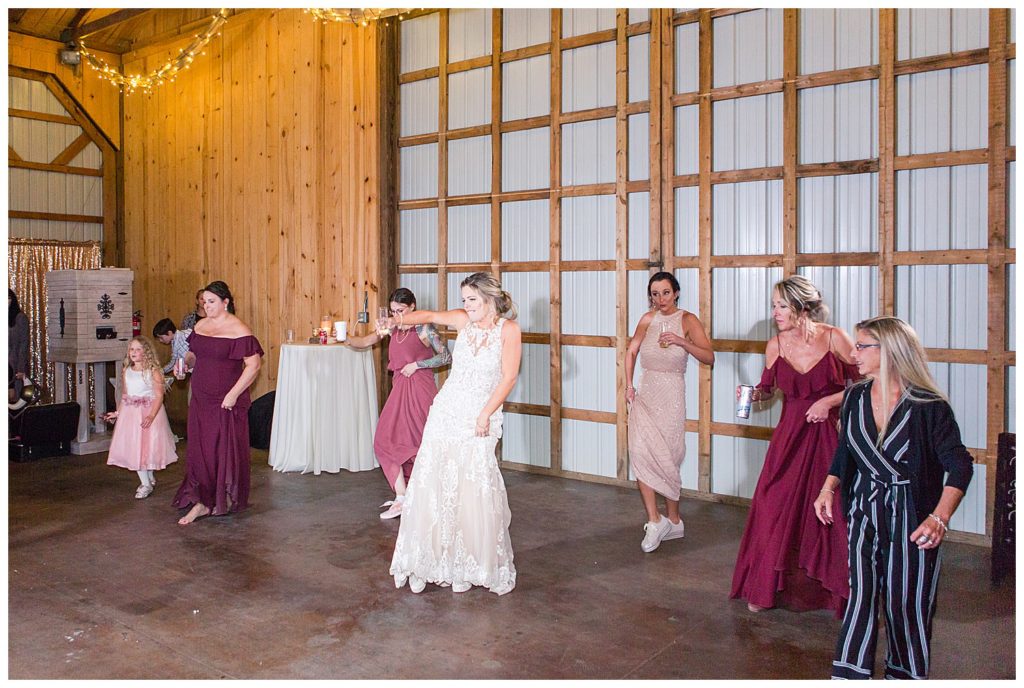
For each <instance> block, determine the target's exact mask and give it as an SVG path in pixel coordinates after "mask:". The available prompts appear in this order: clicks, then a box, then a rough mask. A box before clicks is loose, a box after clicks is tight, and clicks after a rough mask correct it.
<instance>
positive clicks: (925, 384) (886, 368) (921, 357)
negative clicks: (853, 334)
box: [857, 315, 948, 442]
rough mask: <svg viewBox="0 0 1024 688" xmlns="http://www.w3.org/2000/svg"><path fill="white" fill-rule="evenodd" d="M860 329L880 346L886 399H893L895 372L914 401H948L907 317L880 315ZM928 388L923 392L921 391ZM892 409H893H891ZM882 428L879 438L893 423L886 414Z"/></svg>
mask: <svg viewBox="0 0 1024 688" xmlns="http://www.w3.org/2000/svg"><path fill="white" fill-rule="evenodd" d="M857 330H859V331H861V332H863V333H864V334H866V335H868V336H870V337H872V338H873V339H874V340H875V341H877V342H878V343H879V344H880V346H879V348H878V351H879V359H878V360H879V367H878V377H879V381H880V382H881V385H882V398H883V399H885V400H886V403H888V400H889V398H890V397H889V377H890V375H894V376H895V377H896V379H897V380H899V383H900V385H902V387H903V390H904V394H905V395H906V396H907V398H909V399H911V400H912V401H917V402H922V403H927V402H930V401H939V400H942V401H948V400H947V399H946V395H945V394H943V393H942V391H941V390H940V389H939V386H938V385H937V384H936V382H935V378H933V377H932V373H931V371H930V370H928V355H927V354H926V353H925V351H924V347H923V346H921V340H920V339H918V338H917V333H916V332H914V328H912V327H911V326H910V325H908V324H907V323H906V322H904V321H903V320H900V319H899V318H896V317H893V316H891V315H880V316H878V317H877V318H869V319H867V320H862V321H860V322H859V323H857ZM920 391H924V392H926V394H924V395H922V394H919V393H918V392H920ZM888 411H889V412H891V411H892V409H888ZM885 416H886V417H885V419H884V420H883V421H882V427H880V428H878V441H879V442H881V440H882V438H883V437H884V436H885V428H886V425H887V424H888V422H889V417H888V413H887V414H885Z"/></svg>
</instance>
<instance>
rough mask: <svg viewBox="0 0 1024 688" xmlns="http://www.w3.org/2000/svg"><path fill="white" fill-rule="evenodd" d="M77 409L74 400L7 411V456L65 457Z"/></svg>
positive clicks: (23, 458)
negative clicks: (8, 422) (8, 435)
mask: <svg viewBox="0 0 1024 688" xmlns="http://www.w3.org/2000/svg"><path fill="white" fill-rule="evenodd" d="M79 411H80V407H79V406H78V402H76V401H68V402H65V403H63V404H44V405H42V406H29V407H28V408H25V409H23V410H21V411H18V412H9V416H10V425H9V428H10V429H9V430H8V432H9V433H10V437H9V438H8V442H7V451H8V455H9V457H10V458H12V459H14V460H15V461H29V460H31V459H39V458H42V457H44V456H67V455H68V454H70V453H71V441H72V440H73V439H75V434H76V433H77V432H78V413H79Z"/></svg>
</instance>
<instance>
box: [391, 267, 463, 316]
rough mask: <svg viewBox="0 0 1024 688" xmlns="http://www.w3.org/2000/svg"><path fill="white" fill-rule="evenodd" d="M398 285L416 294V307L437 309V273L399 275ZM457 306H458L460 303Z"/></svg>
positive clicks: (429, 309)
mask: <svg viewBox="0 0 1024 688" xmlns="http://www.w3.org/2000/svg"><path fill="white" fill-rule="evenodd" d="M398 285H399V286H401V287H405V288H406V289H409V290H410V291H412V293H413V294H415V295H416V307H417V308H419V309H420V310H422V311H433V310H437V308H438V301H437V275H430V274H421V273H416V274H405V275H399V276H398ZM455 308H458V305H456V306H455Z"/></svg>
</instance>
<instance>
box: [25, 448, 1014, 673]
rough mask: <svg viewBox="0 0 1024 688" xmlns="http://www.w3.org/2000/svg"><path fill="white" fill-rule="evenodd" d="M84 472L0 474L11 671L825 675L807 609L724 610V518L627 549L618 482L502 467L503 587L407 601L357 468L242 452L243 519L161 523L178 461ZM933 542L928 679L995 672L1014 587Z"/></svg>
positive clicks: (96, 459) (1007, 647) (967, 552)
mask: <svg viewBox="0 0 1024 688" xmlns="http://www.w3.org/2000/svg"><path fill="white" fill-rule="evenodd" d="M179 452H180V455H181V456H184V445H183V444H182V445H179ZM104 461H105V455H94V456H85V457H64V458H50V459H42V460H39V461H35V462H31V463H25V464H17V463H10V464H9V471H8V476H9V517H10V520H9V526H8V527H9V547H8V553H9V560H8V567H9V571H8V573H9V589H8V598H9V599H8V602H9V641H8V642H9V646H8V647H9V656H8V660H9V677H10V678H12V679H28V678H52V679H87V678H88V679H96V678H153V679H172V678H186V679H217V678H246V679H282V678H333V679H338V678H346V679H371V678H434V679H439V678H456V677H457V678H481V679H499V678H523V679H537V678H559V679H571V678H576V679H578V678H585V679H596V678H605V679H621V678H635V679H642V678H662V679H679V678H689V679H696V678H717V679H726V678H742V679H773V678H799V679H808V678H826V677H827V676H828V671H829V666H830V661H831V655H832V649H833V644H834V642H835V637H836V633H837V630H838V622H837V621H836V620H835V619H833V618H832V617H831V616H830V615H829V614H827V613H825V612H814V613H805V614H796V613H792V612H787V611H770V612H764V613H761V614H756V615H755V614H750V613H749V612H747V610H746V607H745V605H744V604H743V603H742V602H738V601H730V600H729V599H728V592H729V584H730V581H731V577H732V566H733V563H734V560H735V556H736V549H737V546H738V543H739V539H740V534H741V532H742V529H743V522H744V518H745V516H746V509H744V508H741V507H735V506H727V505H721V504H713V503H708V502H701V501H692V500H684V502H683V503H682V511H683V516H684V518H685V519H686V524H687V528H686V530H687V535H686V538H685V539H682V540H675V541H670V542H666V543H665V544H663V545H662V546H661V548H660V549H659V550H658V551H656V552H654V553H652V554H647V555H645V554H643V553H642V552H641V551H640V539H641V537H642V535H643V532H642V530H641V521H642V511H641V509H640V500H639V497H638V495H637V493H636V492H635V491H634V490H628V489H623V488H616V487H608V486H603V485H594V484H588V483H581V482H576V481H571V480H562V479H556V478H546V477H541V476H535V475H528V474H524V473H519V472H516V471H506V472H505V480H506V484H507V486H508V491H509V498H510V501H511V505H512V515H513V518H512V542H513V546H514V548H515V555H516V557H515V562H516V567H517V569H518V571H519V578H518V587H517V588H516V589H515V590H514V591H513V592H512V593H511V594H509V595H505V596H503V597H497V596H495V595H493V594H491V593H488V592H486V591H484V590H480V589H473V590H472V591H471V592H469V593H465V594H463V595H453V594H452V592H451V591H450V590H448V589H441V588H438V587H436V586H428V587H427V590H426V592H424V593H423V594H421V595H413V594H411V593H410V592H409V591H408V589H403V590H396V589H395V588H394V584H393V582H392V580H391V578H390V577H389V576H388V573H387V571H388V566H389V564H390V561H391V551H392V547H393V544H394V539H395V533H396V532H397V530H398V521H389V522H382V521H380V519H378V518H377V514H378V509H377V508H376V507H377V505H378V504H380V503H381V502H382V501H384V500H385V499H387V498H388V491H387V485H386V482H385V481H384V479H383V477H382V476H381V474H380V472H379V471H373V472H367V473H342V474H338V475H329V474H323V475H320V476H313V475H297V474H287V475H283V474H279V473H274V472H272V471H271V470H270V469H269V467H268V466H267V462H266V453H265V452H259V451H254V452H253V481H252V497H251V502H252V504H253V506H252V507H251V508H250V509H249V510H248V511H247V512H245V513H243V514H241V515H234V516H229V517H223V518H209V519H205V520H202V521H199V522H198V523H196V524H193V525H192V526H189V527H180V526H178V525H176V523H175V520H176V519H177V517H178V512H177V511H176V510H175V509H173V508H171V506H170V500H171V497H172V496H173V494H174V492H175V490H176V489H177V485H178V483H179V481H180V480H181V477H182V473H183V463H184V462H183V460H182V461H179V463H177V464H174V465H173V466H172V467H171V468H169V469H167V470H165V471H162V472H160V473H159V474H158V478H159V484H158V486H157V489H156V492H155V494H154V495H153V496H152V497H150V498H149V499H146V500H141V501H139V500H135V499H134V498H133V495H134V492H135V487H136V477H135V475H134V474H133V473H130V472H128V471H125V470H122V469H117V468H112V467H108V466H106V465H104ZM945 549H946V552H945V560H944V564H943V573H942V582H941V584H940V590H939V611H938V615H937V618H936V621H935V629H934V639H933V644H932V658H933V660H932V661H933V664H932V677H933V678H944V679H968V678H970V679H978V678H1007V679H1011V678H1014V677H1015V676H1016V665H1015V603H1014V596H1015V595H1014V582H1013V581H1008V582H1007V583H1004V585H1003V586H1002V587H1001V588H997V589H993V588H992V587H991V586H990V584H989V550H987V549H982V548H977V547H971V546H966V545H958V544H948V545H946V546H945ZM879 646H880V651H881V649H882V648H884V639H883V640H880V643H879ZM879 665H881V661H880V662H879Z"/></svg>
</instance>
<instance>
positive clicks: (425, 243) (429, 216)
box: [398, 208, 437, 265]
mask: <svg viewBox="0 0 1024 688" xmlns="http://www.w3.org/2000/svg"><path fill="white" fill-rule="evenodd" d="M398 223H399V231H398V235H399V239H400V242H401V246H400V252H401V257H400V259H399V262H400V263H403V264H407V265H408V264H413V265H415V264H425V263H437V208H419V209H416V210H399V211H398Z"/></svg>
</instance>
